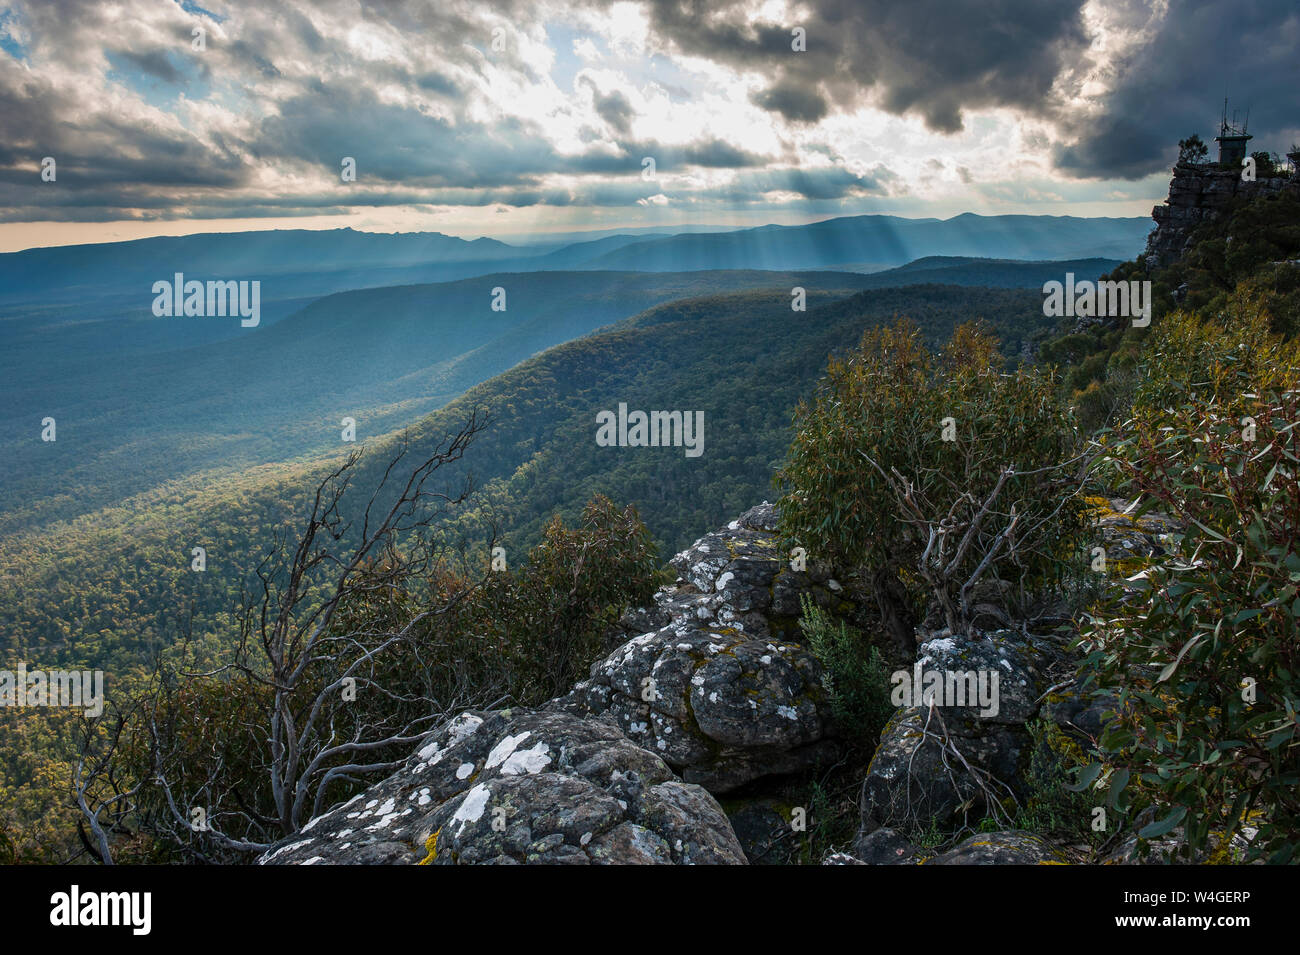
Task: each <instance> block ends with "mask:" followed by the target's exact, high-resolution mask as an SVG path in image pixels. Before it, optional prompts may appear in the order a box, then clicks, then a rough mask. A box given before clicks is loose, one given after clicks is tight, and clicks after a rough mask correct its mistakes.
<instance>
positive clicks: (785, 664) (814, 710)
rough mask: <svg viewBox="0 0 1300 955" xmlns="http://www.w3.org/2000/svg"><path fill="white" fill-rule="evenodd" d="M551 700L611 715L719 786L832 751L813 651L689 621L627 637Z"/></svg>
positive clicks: (804, 763) (685, 774)
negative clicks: (567, 690) (585, 675)
mask: <svg viewBox="0 0 1300 955" xmlns="http://www.w3.org/2000/svg"><path fill="white" fill-rule="evenodd" d="M547 705H548V706H549V707H551V708H554V709H557V710H561V711H564V712H569V713H574V714H577V715H582V716H602V717H604V718H606V719H609V720H612V721H613V722H615V723H616V724H617V725H618V726H619V728H620V729H622V731H623V732H624V733H625V734H627V736H628V738H629V739H631V740H633V741H634V742H636V743H638V744H640V745H642V746H644V747H645V748H646V749H648V750H650V751H652V752H654V753H656V754H657V755H659V756H661V757H662V758H663V760H664V761H665V762H666V763H668V765H670V766H672V767H673V768H674V769H677V770H678V771H679V772H680V773H681V774H682V778H683V779H685V780H686V781H687V782H694V783H699V784H700V785H702V786H704V787H706V788H707V789H709V790H710V791H712V792H715V793H723V792H729V791H731V790H733V789H735V788H737V787H739V786H742V785H744V784H745V783H748V782H751V781H752V780H755V779H758V778H759V777H762V776H766V775H773V774H781V773H790V772H796V771H798V770H802V769H806V768H808V767H809V766H812V765H815V764H816V763H817V762H818V761H819V760H821V759H823V758H825V757H827V756H829V755H830V754H831V753H832V752H834V751H835V747H834V744H833V743H832V742H831V741H830V740H828V739H826V738H825V737H826V734H827V714H826V712H825V707H826V693H825V690H824V689H823V687H822V682H821V666H820V664H819V663H818V662H817V660H816V658H815V657H813V655H812V654H811V653H809V652H808V651H807V650H805V649H804V648H803V647H801V646H799V645H798V644H793V643H783V642H779V641H772V640H763V639H757V640H756V639H750V638H749V637H747V636H746V635H744V634H743V633H740V632H737V631H734V630H727V629H723V628H719V627H700V626H696V625H694V624H692V623H690V622H680V623H672V624H669V625H668V626H666V627H663V628H661V629H660V630H656V631H654V632H652V633H647V634H643V635H641V636H639V637H635V638H633V639H632V640H630V641H628V642H627V643H626V644H624V645H623V646H622V647H620V648H619V649H618V650H616V651H614V652H613V653H612V654H610V655H609V656H608V657H606V658H605V659H604V660H601V661H600V662H598V663H597V664H596V665H595V666H594V667H592V670H591V677H590V678H589V679H587V680H584V681H583V682H581V683H579V684H578V685H577V686H575V687H574V688H573V690H572V691H571V692H570V693H569V694H567V695H566V696H564V697H561V698H560V699H558V700H554V701H552V702H551V703H549V704H547Z"/></svg>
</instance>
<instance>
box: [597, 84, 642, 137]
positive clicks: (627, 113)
mask: <svg viewBox="0 0 1300 955" xmlns="http://www.w3.org/2000/svg"><path fill="white" fill-rule="evenodd" d="M594 105H595V107H596V115H597V116H599V117H600V118H601V119H603V120H604V121H605V122H606V123H608V124H609V128H610V129H612V130H614V131H615V132H616V133H621V134H622V135H624V136H626V135H627V133H628V131H629V130H630V129H631V126H632V118H633V117H634V116H635V115H636V111H635V110H634V109H633V108H632V103H631V102H630V101H629V100H628V98H627V97H626V96H624V95H623V94H622V92H621V91H619V90H614V91H613V92H612V93H607V94H602V93H601V92H600V91H599V90H596V92H595V103H594Z"/></svg>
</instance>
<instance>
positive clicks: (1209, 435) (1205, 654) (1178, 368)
mask: <svg viewBox="0 0 1300 955" xmlns="http://www.w3.org/2000/svg"><path fill="white" fill-rule="evenodd" d="M1244 304H1245V305H1246V306H1247V308H1246V314H1250V311H1249V304H1250V303H1244ZM1257 317H1258V316H1257V315H1256V318H1257ZM1149 358H1150V364H1149V369H1148V370H1149V378H1148V380H1147V382H1145V383H1144V385H1143V386H1142V388H1141V389H1140V390H1139V395H1138V399H1137V401H1136V402H1135V406H1134V417H1133V418H1132V419H1131V420H1130V421H1128V422H1126V423H1125V425H1124V427H1123V428H1122V429H1120V430H1119V431H1117V432H1116V433H1113V434H1108V433H1103V435H1102V441H1103V443H1104V446H1105V447H1106V450H1107V451H1108V453H1109V454H1110V456H1111V460H1112V462H1113V463H1114V465H1115V467H1116V468H1117V470H1118V474H1119V477H1120V479H1121V480H1122V481H1123V482H1124V485H1125V487H1126V489H1127V491H1128V492H1129V493H1130V494H1133V495H1137V496H1140V497H1141V499H1142V501H1143V502H1144V503H1143V504H1142V505H1141V506H1140V507H1139V508H1138V511H1137V512H1136V514H1135V516H1140V515H1141V513H1143V512H1144V511H1146V510H1149V509H1151V508H1153V507H1154V508H1158V509H1159V510H1161V511H1164V512H1166V513H1168V514H1169V515H1170V516H1171V517H1173V518H1174V519H1175V520H1176V521H1178V522H1180V523H1181V524H1182V525H1183V527H1184V528H1185V529H1184V530H1182V531H1179V532H1176V533H1175V534H1174V535H1173V540H1172V541H1171V544H1170V546H1171V551H1172V552H1171V554H1169V555H1168V556H1164V557H1157V558H1156V559H1155V560H1154V562H1153V565H1152V566H1151V567H1150V569H1149V570H1148V572H1147V574H1146V576H1145V578H1143V579H1140V580H1138V581H1135V582H1133V583H1132V584H1131V585H1130V586H1131V588H1133V589H1135V592H1125V591H1124V590H1121V589H1119V588H1116V589H1115V590H1113V591H1112V593H1111V596H1110V598H1109V599H1108V600H1107V601H1105V602H1104V603H1103V604H1102V605H1101V606H1100V607H1099V608H1097V611H1096V613H1095V615H1094V618H1093V630H1092V632H1091V633H1089V634H1088V635H1087V641H1086V642H1085V646H1086V647H1087V648H1088V649H1089V650H1090V652H1089V654H1088V657H1087V659H1086V661H1085V670H1086V672H1088V673H1089V674H1090V676H1091V678H1092V679H1093V680H1094V681H1095V682H1096V685H1097V687H1098V688H1099V690H1100V691H1102V692H1108V693H1111V694H1113V695H1114V696H1115V697H1117V698H1118V700H1119V707H1118V715H1117V717H1116V718H1115V719H1114V721H1113V722H1111V723H1110V724H1109V725H1108V727H1107V729H1106V731H1105V733H1104V734H1103V737H1102V741H1101V742H1102V746H1103V748H1104V751H1105V757H1106V759H1105V761H1106V764H1107V765H1108V766H1109V767H1110V769H1111V770H1112V777H1111V780H1112V781H1111V784H1110V785H1111V788H1112V789H1114V790H1116V791H1120V792H1122V798H1121V805H1128V806H1129V807H1130V809H1131V811H1132V813H1133V814H1136V813H1137V812H1140V811H1143V810H1147V809H1153V810H1154V816H1155V818H1154V821H1153V822H1152V823H1151V824H1150V825H1148V826H1146V827H1145V828H1144V829H1142V830H1141V831H1140V832H1139V833H1138V834H1139V836H1141V837H1142V839H1143V844H1144V845H1145V840H1147V839H1150V838H1155V837H1156V836H1159V835H1163V834H1165V833H1167V832H1170V831H1172V830H1173V829H1174V827H1176V826H1179V825H1181V826H1183V827H1184V831H1185V839H1184V844H1183V846H1182V848H1181V850H1180V851H1182V852H1184V853H1191V852H1195V851H1201V850H1211V851H1213V850H1215V849H1221V848H1223V847H1224V846H1226V844H1227V841H1228V839H1229V838H1230V837H1231V836H1232V835H1233V834H1234V833H1236V832H1239V831H1240V830H1241V828H1242V827H1243V826H1246V825H1250V826H1253V827H1256V828H1258V830H1259V831H1258V835H1257V836H1256V838H1255V839H1254V840H1253V842H1252V844H1251V850H1250V853H1249V857H1250V858H1259V857H1266V858H1269V859H1270V861H1277V862H1282V861H1287V860H1289V859H1291V858H1292V857H1293V855H1294V853H1295V850H1296V848H1297V841H1298V837H1297V833H1298V832H1300V732H1298V731H1300V718H1298V716H1297V714H1298V713H1300V637H1298V633H1300V629H1298V627H1297V620H1298V618H1300V596H1298V594H1300V553H1298V552H1297V547H1300V428H1297V422H1300V405H1298V399H1300V394H1297V392H1296V391H1295V390H1294V389H1295V388H1296V386H1297V384H1300V354H1298V353H1297V349H1296V347H1295V346H1294V345H1285V344H1283V343H1282V342H1280V341H1279V340H1277V339H1274V338H1271V337H1270V336H1268V335H1267V333H1266V331H1265V330H1264V328H1263V327H1262V326H1260V325H1258V324H1252V323H1250V322H1249V321H1248V322H1247V323H1246V324H1245V325H1239V326H1236V327H1232V328H1226V327H1218V326H1214V325H1213V324H1210V323H1207V322H1205V321H1203V320H1201V319H1198V318H1196V317H1195V316H1187V315H1183V316H1175V317H1172V318H1171V320H1170V321H1169V323H1168V324H1167V325H1166V326H1165V327H1164V328H1162V329H1161V330H1160V332H1159V334H1158V335H1157V336H1156V337H1155V339H1154V340H1153V349H1152V352H1151V354H1150V356H1149ZM1243 419H1248V420H1243ZM1250 426H1253V434H1252V433H1251V431H1250ZM1252 694H1253V697H1254V698H1253V699H1251V698H1250V697H1251V695H1252ZM1098 771H1099V767H1092V768H1091V769H1090V770H1089V771H1088V773H1087V774H1086V775H1090V776H1091V777H1092V778H1095V777H1096V774H1097V772H1098Z"/></svg>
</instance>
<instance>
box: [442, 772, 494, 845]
mask: <svg viewBox="0 0 1300 955" xmlns="http://www.w3.org/2000/svg"><path fill="white" fill-rule="evenodd" d="M489 795H491V793H489V792H488V788H487V787H486V786H484V785H483V784H482V783H479V784H478V785H477V786H475V787H474V788H473V789H471V790H470V791H469V792H467V793H466V794H465V798H464V799H463V800H461V804H460V805H459V806H458V807H456V812H455V813H454V814H453V815H452V817H451V822H453V823H459V824H460V825H459V826H457V828H456V834H457V835H460V833H461V832H463V831H464V829H465V826H466V825H468V824H469V823H471V822H478V821H479V820H480V819H482V818H483V810H484V809H486V808H487V801H488V796H489Z"/></svg>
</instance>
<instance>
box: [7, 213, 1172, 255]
mask: <svg viewBox="0 0 1300 955" xmlns="http://www.w3.org/2000/svg"><path fill="white" fill-rule="evenodd" d="M967 217H969V218H977V219H1012V218H1020V219H1090V220H1112V221H1116V222H1120V221H1131V220H1140V219H1149V218H1150V217H1149V216H1082V215H1059V214H1051V213H1035V212H1000V213H993V214H991V215H990V214H985V213H980V212H969V211H968V212H958V213H955V214H953V215H951V216H947V217H946V218H945V217H940V216H903V215H896V214H894V213H889V212H865V213H854V214H851V215H839V216H823V217H821V218H814V219H809V220H808V221H807V222H798V223H783V222H765V223H762V224H759V225H722V224H707V223H697V222H683V223H680V224H677V225H664V226H629V227H626V228H620V227H614V228H599V227H598V228H593V229H572V230H556V231H554V232H531V233H519V235H523V236H526V237H527V238H525V239H523V240H520V239H518V238H515V236H514V235H511V234H509V233H507V235H510V236H511V238H512V239H514V243H513V244H512V242H511V241H508V240H507V239H503V238H499V237H497V236H493V235H488V234H486V233H483V234H479V235H458V234H456V233H453V232H441V231H439V230H436V229H434V230H417V231H410V232H407V231H399V230H383V229H365V228H357V227H355V226H350V225H330V226H322V227H320V228H312V227H310V226H307V225H298V226H293V227H291V228H280V227H274V226H273V227H270V228H266V229H220V230H214V231H211V232H201V231H196V232H180V233H176V232H159V233H157V234H154V235H143V236H136V237H134V238H130V239H92V240H88V241H84V242H75V241H74V242H54V243H51V244H48V245H32V246H25V247H23V248H19V249H8V250H0V255H14V254H18V253H21V252H35V251H39V250H43V249H60V248H75V247H78V246H92V245H126V244H128V243H132V242H147V241H151V240H153V239H184V238H190V237H203V236H217V235H248V234H254V233H263V232H286V233H287V232H355V233H357V234H358V235H391V236H440V237H442V238H448V239H457V240H459V241H461V242H464V243H466V244H470V243H474V242H482V241H484V240H487V241H489V242H496V243H499V244H501V245H504V246H506V247H507V248H528V247H530V246H537V245H545V244H547V243H548V242H556V243H558V244H560V245H567V244H574V243H578V242H583V241H590V240H584V239H583V238H581V237H582V236H591V237H592V239H597V238H611V237H613V236H618V235H636V234H647V235H654V234H664V235H679V234H681V233H682V232H683V230H690V231H694V232H697V233H699V234H701V235H711V234H713V235H716V234H723V233H727V232H750V231H754V230H756V229H799V228H805V227H807V226H811V225H819V224H821V223H823V222H833V221H836V220H840V219H902V220H906V221H908V222H951V221H953V220H954V219H961V218H967ZM165 221H167V222H172V223H180V222H185V221H187V220H181V219H175V220H165ZM68 224H69V223H63V222H45V221H40V222H30V223H4V225H32V226H36V225H60V226H61V225H68ZM107 224H109V223H85V225H88V226H90V225H107ZM566 237H567V238H566Z"/></svg>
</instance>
